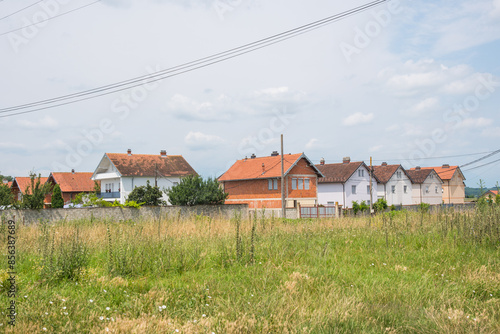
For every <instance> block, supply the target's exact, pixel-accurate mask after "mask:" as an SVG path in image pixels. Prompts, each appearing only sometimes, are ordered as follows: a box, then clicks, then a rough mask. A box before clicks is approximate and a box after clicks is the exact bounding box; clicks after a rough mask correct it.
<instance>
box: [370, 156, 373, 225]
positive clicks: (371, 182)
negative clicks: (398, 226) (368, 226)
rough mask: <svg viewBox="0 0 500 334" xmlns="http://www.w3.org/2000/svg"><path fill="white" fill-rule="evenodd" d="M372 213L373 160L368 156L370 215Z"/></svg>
mask: <svg viewBox="0 0 500 334" xmlns="http://www.w3.org/2000/svg"><path fill="white" fill-rule="evenodd" d="M372 214H373V160H372V157H370V215H372Z"/></svg>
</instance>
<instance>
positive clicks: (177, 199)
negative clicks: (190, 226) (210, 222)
mask: <svg viewBox="0 0 500 334" xmlns="http://www.w3.org/2000/svg"><path fill="white" fill-rule="evenodd" d="M166 193H167V195H168V198H169V201H170V203H171V204H172V205H184V206H193V205H218V204H224V202H225V201H226V199H227V197H228V196H229V194H227V193H225V192H224V190H223V189H222V188H221V187H220V184H219V182H218V181H217V180H216V179H212V178H208V179H207V180H203V178H202V177H201V176H199V175H190V176H188V177H185V178H183V179H182V180H181V182H180V183H179V184H178V185H176V186H174V187H172V188H171V189H169V190H167V192H166Z"/></svg>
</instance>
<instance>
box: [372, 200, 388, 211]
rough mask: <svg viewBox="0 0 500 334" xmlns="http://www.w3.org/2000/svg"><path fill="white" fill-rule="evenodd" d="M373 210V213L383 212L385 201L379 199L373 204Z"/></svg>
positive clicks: (385, 206)
mask: <svg viewBox="0 0 500 334" xmlns="http://www.w3.org/2000/svg"><path fill="white" fill-rule="evenodd" d="M373 209H374V210H375V212H384V211H385V210H387V201H386V200H385V199H384V198H379V199H378V200H377V201H376V202H375V203H374V204H373Z"/></svg>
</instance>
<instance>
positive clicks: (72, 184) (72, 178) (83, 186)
mask: <svg viewBox="0 0 500 334" xmlns="http://www.w3.org/2000/svg"><path fill="white" fill-rule="evenodd" d="M92 174H93V173H51V174H50V176H49V181H50V182H53V183H55V184H58V185H59V187H60V188H61V191H62V192H63V193H69V192H91V191H93V190H94V181H93V180H91V179H90V178H91V177H92Z"/></svg>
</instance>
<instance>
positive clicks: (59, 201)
mask: <svg viewBox="0 0 500 334" xmlns="http://www.w3.org/2000/svg"><path fill="white" fill-rule="evenodd" d="M51 206H52V208H54V209H60V208H63V207H64V200H63V198H62V192H61V187H59V185H58V184H56V185H55V186H54V190H52V202H51Z"/></svg>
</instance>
